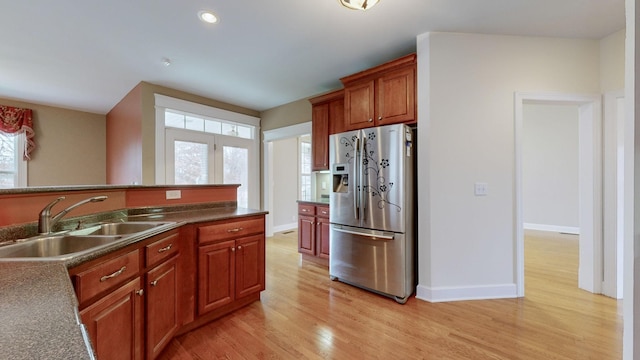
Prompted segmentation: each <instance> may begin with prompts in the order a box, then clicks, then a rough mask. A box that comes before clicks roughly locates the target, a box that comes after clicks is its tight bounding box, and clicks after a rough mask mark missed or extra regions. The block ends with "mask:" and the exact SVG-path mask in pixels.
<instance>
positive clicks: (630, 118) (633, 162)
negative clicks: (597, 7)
mask: <svg viewBox="0 0 640 360" xmlns="http://www.w3.org/2000/svg"><path fill="white" fill-rule="evenodd" d="M625 9H626V20H627V22H626V34H627V36H626V40H625V62H624V63H625V76H624V78H625V84H624V86H625V111H624V112H625V130H628V131H626V132H625V134H624V135H625V141H624V151H625V155H627V154H628V155H629V156H626V157H625V159H624V163H625V164H624V179H625V183H624V195H625V198H626V199H633V201H629V202H626V203H625V205H624V298H625V301H624V313H623V315H624V339H623V358H624V359H627V360H630V359H639V358H640V284H637V283H636V281H635V279H638V278H640V256H638V253H640V251H639V250H640V249H639V248H638V246H639V245H640V244H638V242H637V240H636V239H640V217H637V216H636V215H635V214H640V212H638V210H640V198H639V197H638V195H640V192H638V191H635V189H636V188H639V189H640V177H636V176H635V175H634V173H640V158H638V157H635V158H634V152H635V153H640V134H636V132H637V130H636V126H635V124H637V123H640V119H637V118H636V116H637V115H636V111H635V104H637V103H639V102H640V98H638V96H639V94H636V86H637V84H638V75H640V72H639V71H636V69H638V68H640V56H639V55H640V54H638V50H637V45H636V41H637V39H640V37H638V33H640V29H639V28H638V26H637V25H636V18H637V17H639V16H640V13H639V12H640V8H637V7H636V1H635V0H625ZM636 344H638V345H636Z"/></svg>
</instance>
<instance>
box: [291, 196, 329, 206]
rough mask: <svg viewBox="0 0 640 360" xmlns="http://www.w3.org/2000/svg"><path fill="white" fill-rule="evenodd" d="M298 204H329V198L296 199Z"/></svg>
mask: <svg viewBox="0 0 640 360" xmlns="http://www.w3.org/2000/svg"><path fill="white" fill-rule="evenodd" d="M298 204H313V205H329V198H328V197H327V198H324V197H321V198H314V199H310V200H298Z"/></svg>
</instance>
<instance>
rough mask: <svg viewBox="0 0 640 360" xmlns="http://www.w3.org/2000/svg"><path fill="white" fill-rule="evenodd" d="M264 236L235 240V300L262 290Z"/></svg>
mask: <svg viewBox="0 0 640 360" xmlns="http://www.w3.org/2000/svg"><path fill="white" fill-rule="evenodd" d="M264 265H265V264H264V235H255V236H251V237H246V238H242V239H238V240H236V299H239V298H241V297H243V296H247V295H250V294H253V293H256V292H260V291H262V290H264Z"/></svg>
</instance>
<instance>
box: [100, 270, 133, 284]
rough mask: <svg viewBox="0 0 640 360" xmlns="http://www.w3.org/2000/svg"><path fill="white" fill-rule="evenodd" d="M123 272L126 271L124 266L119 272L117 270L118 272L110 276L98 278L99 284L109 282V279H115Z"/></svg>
mask: <svg viewBox="0 0 640 360" xmlns="http://www.w3.org/2000/svg"><path fill="white" fill-rule="evenodd" d="M125 270H127V267H126V266H123V267H121V268H120V270H118V271H116V272H114V273H113V274H111V275H105V276H103V277H101V278H100V282H104V281H107V280H109V279H111V278H114V277H116V276H118V275H120V274H122V273H123V272H124V271H125Z"/></svg>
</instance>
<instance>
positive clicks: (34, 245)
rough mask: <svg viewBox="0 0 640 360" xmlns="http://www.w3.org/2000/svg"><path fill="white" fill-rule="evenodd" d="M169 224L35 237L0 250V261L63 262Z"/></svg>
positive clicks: (125, 224) (132, 223) (129, 223)
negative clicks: (38, 260)
mask: <svg viewBox="0 0 640 360" xmlns="http://www.w3.org/2000/svg"><path fill="white" fill-rule="evenodd" d="M170 224H173V223H172V222H152V221H139V222H136V221H127V222H113V223H106V224H99V225H95V226H91V227H87V228H85V229H80V230H72V231H68V232H64V233H56V234H49V235H38V236H34V237H31V238H28V239H25V240H20V241H18V242H16V243H15V244H11V245H6V246H1V247H0V260H8V259H13V260H17V259H24V260H27V259H29V260H34V259H35V260H37V259H40V260H56V259H57V260H66V259H69V258H72V257H74V256H79V255H81V254H85V253H88V252H91V251H96V250H99V249H102V248H106V247H108V246H109V245H111V244H113V243H115V242H118V241H123V240H125V239H128V238H132V237H134V236H142V235H143V234H150V233H153V232H156V231H160V228H162V227H165V226H167V225H170Z"/></svg>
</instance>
